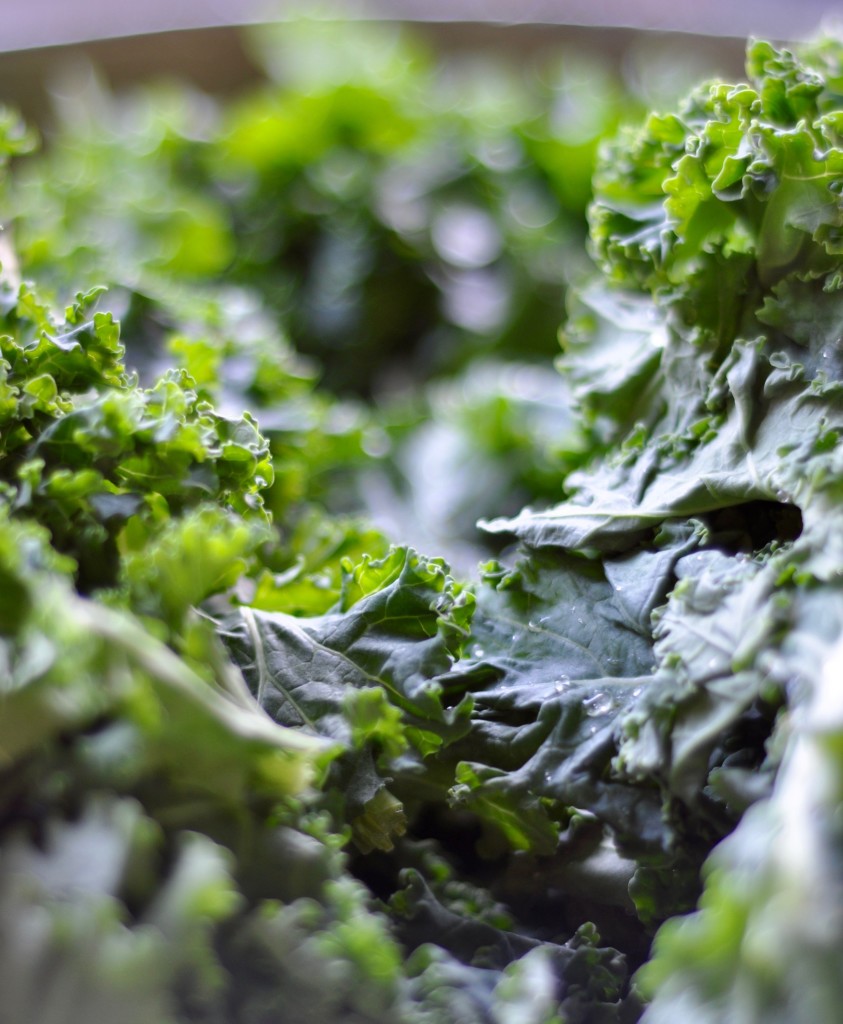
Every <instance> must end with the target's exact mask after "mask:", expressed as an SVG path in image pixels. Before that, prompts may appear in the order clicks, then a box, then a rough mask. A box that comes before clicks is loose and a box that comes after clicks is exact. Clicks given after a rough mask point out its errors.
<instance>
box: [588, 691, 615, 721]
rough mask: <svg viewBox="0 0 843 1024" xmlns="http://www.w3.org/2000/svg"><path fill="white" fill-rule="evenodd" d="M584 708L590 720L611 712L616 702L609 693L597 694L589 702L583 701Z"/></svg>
mask: <svg viewBox="0 0 843 1024" xmlns="http://www.w3.org/2000/svg"><path fill="white" fill-rule="evenodd" d="M583 706H584V707H585V713H586V714H587V715H588V717H589V718H597V717H598V716H599V715H605V714H606V713H607V712H608V711H611V710H612V708H613V707H614V706H615V702H614V701H613V700H612V698H611V697H610V696H609V695H608V694H607V693H595V694H594V695H593V696H591V697H589V698H588V700H585V701H583Z"/></svg>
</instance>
